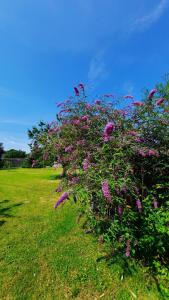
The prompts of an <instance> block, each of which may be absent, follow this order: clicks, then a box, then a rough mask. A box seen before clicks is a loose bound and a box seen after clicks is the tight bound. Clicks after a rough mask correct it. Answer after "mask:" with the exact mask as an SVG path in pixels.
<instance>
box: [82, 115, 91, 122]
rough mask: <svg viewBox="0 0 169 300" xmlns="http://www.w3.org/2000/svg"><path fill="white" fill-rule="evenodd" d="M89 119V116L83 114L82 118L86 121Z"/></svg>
mask: <svg viewBox="0 0 169 300" xmlns="http://www.w3.org/2000/svg"><path fill="white" fill-rule="evenodd" d="M88 119H89V117H88V116H82V117H81V120H82V121H84V122H85V121H87V120H88Z"/></svg>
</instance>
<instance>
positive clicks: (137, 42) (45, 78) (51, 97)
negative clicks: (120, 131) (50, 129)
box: [0, 0, 169, 151]
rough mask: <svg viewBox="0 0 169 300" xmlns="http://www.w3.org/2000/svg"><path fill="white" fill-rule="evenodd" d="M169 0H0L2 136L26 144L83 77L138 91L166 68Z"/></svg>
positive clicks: (90, 83) (95, 89)
mask: <svg viewBox="0 0 169 300" xmlns="http://www.w3.org/2000/svg"><path fill="white" fill-rule="evenodd" d="M168 16H169V0H142V1H140V0H127V1H126V0H36V1H35V0H15V1H13V0H1V1H0V142H3V143H4V146H5V149H9V148H16V149H23V150H27V151H28V146H27V143H28V139H27V129H28V128H31V126H32V125H34V124H37V122H38V121H39V120H46V121H52V120H53V119H54V118H55V114H56V105H55V103H56V102H60V101H62V100H64V99H66V98H67V97H68V96H69V95H71V93H72V88H73V87H74V86H75V85H77V84H78V83H79V82H84V83H85V84H86V85H87V87H88V89H89V92H92V94H104V93H115V94H119V95H122V94H128V93H132V94H133V95H135V96H136V97H137V98H139V97H141V91H142V89H143V88H145V87H148V88H152V87H154V85H155V83H157V82H159V81H161V80H162V78H163V76H164V74H165V73H167V72H169V55H168V53H169V31H168V29H167V28H169V17H168Z"/></svg>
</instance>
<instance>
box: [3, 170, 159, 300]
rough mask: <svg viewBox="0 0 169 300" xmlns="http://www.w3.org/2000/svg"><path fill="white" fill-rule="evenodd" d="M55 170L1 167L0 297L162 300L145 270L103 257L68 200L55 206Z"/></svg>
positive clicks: (103, 253)
mask: <svg viewBox="0 0 169 300" xmlns="http://www.w3.org/2000/svg"><path fill="white" fill-rule="evenodd" d="M58 172H59V171H58ZM56 175H57V173H56V171H54V170H52V169H34V170H33V169H18V170H9V171H0V249H1V251H0V299H26V300H27V299H56V300H57V299H75V298H76V299H119V300H123V299H124V300H127V299H150V300H151V299H160V297H161V296H160V294H159V293H158V290H157V287H156V284H155V282H154V280H153V279H152V278H151V276H150V275H148V274H147V273H145V271H144V270H143V269H138V268H136V269H134V268H133V269H132V270H131V273H130V272H126V270H125V271H124V270H123V268H122V267H121V265H120V264H119V263H118V262H116V263H114V264H112V263H110V262H111V260H108V259H106V257H107V253H106V252H105V248H104V245H99V244H98V242H97V240H96V239H95V238H94V237H93V236H92V235H87V234H84V232H83V230H82V226H80V225H78V224H77V223H76V218H77V211H76V210H77V208H76V206H75V205H73V204H72V203H71V202H69V201H70V200H68V202H67V203H66V204H65V205H64V206H61V207H58V209H57V210H54V209H53V205H54V203H55V201H56V200H57V197H58V195H57V194H56V193H53V194H52V191H53V190H54V189H55V188H56V186H57V184H58V182H59V179H58V176H56ZM128 271H130V270H128Z"/></svg>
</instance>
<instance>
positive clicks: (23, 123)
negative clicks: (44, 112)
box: [0, 119, 35, 126]
mask: <svg viewBox="0 0 169 300" xmlns="http://www.w3.org/2000/svg"><path fill="white" fill-rule="evenodd" d="M34 123H35V121H34ZM0 124H13V125H21V126H32V124H33V121H32V122H31V121H24V120H19V119H18V120H17V119H0Z"/></svg>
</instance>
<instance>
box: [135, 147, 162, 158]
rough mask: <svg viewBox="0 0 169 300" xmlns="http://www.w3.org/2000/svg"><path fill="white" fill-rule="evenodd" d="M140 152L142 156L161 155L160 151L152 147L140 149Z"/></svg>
mask: <svg viewBox="0 0 169 300" xmlns="http://www.w3.org/2000/svg"><path fill="white" fill-rule="evenodd" d="M138 154H139V155H140V156H142V157H151V156H155V157H159V153H158V151H157V150H152V149H139V150H138Z"/></svg>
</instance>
